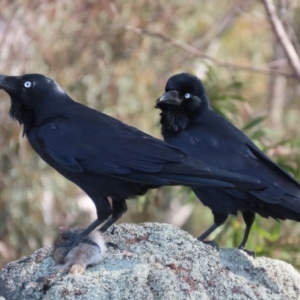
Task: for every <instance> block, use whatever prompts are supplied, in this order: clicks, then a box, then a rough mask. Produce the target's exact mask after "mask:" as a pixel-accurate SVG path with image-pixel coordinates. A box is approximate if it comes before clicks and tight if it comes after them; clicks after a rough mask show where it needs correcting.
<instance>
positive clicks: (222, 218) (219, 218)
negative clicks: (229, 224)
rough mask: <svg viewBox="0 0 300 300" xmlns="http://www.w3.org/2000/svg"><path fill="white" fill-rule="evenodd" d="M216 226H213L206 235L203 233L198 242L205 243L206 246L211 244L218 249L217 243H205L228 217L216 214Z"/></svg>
mask: <svg viewBox="0 0 300 300" xmlns="http://www.w3.org/2000/svg"><path fill="white" fill-rule="evenodd" d="M213 215H214V224H213V225H212V226H210V227H209V228H208V229H207V230H206V231H205V232H204V233H202V234H201V235H200V236H199V237H198V240H199V241H201V242H204V243H206V244H211V245H212V246H213V247H216V248H217V249H218V248H219V247H218V244H217V243H216V242H211V241H207V242H205V241H204V240H205V239H206V238H207V237H208V236H209V235H210V234H211V233H212V232H213V231H214V230H215V229H217V228H218V227H219V226H221V225H222V224H223V223H224V222H225V221H226V219H227V217H228V215H223V214H217V213H214V212H213Z"/></svg>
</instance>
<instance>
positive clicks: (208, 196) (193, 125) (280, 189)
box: [156, 73, 300, 248]
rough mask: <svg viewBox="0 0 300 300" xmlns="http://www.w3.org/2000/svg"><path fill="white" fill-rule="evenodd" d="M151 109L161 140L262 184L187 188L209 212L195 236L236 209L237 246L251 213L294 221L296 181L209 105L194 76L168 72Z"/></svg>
mask: <svg viewBox="0 0 300 300" xmlns="http://www.w3.org/2000/svg"><path fill="white" fill-rule="evenodd" d="M156 108H159V109H160V110H161V114H160V115H161V119H160V122H161V129H162V135H163V137H164V140H165V141H167V142H168V143H170V144H172V145H174V146H176V147H178V148H180V149H182V150H183V151H186V152H188V153H190V154H191V155H192V156H194V157H196V158H201V159H202V160H203V161H205V162H206V163H208V164H209V165H211V166H214V167H218V168H220V169H222V170H227V171H231V172H237V173H239V174H244V175H248V176H253V177H254V178H257V179H259V180H260V181H261V182H262V183H263V184H265V185H266V186H267V187H268V188H267V189H265V190H263V191H256V192H255V191H249V192H245V191H241V190H236V189H235V190H233V189H227V188H223V187H201V188H198V187H197V188H193V191H194V193H195V194H196V195H197V196H198V198H200V200H201V201H202V202H203V204H204V205H206V206H208V207H209V208H210V209H211V210H212V213H213V215H214V224H213V225H212V226H211V227H210V228H209V229H208V230H207V231H206V232H204V233H203V234H202V235H201V236H200V237H199V239H200V240H201V241H203V240H204V239H206V237H207V236H208V235H209V234H210V233H211V232H212V231H213V230H215V229H216V228H217V227H219V226H220V225H222V224H223V223H224V222H225V220H226V219H227V217H228V215H229V214H233V215H236V214H237V212H238V211H241V212H242V215H243V218H244V220H245V223H246V230H245V234H244V238H243V240H242V242H241V244H240V248H245V245H246V242H247V239H248V236H249V232H250V229H251V226H252V224H253V222H254V219H255V213H258V214H260V215H261V216H263V217H265V218H268V217H272V218H274V219H281V220H285V219H290V220H296V221H300V185H299V183H298V182H297V181H296V180H295V179H294V178H293V177H292V176H291V175H289V174H288V173H287V172H286V171H284V170H283V169H282V168H281V167H279V166H278V165H277V164H275V163H274V162H273V161H271V160H270V159H269V158H268V157H267V156H266V155H265V154H264V153H263V152H262V151H260V149H258V148H257V147H256V145H255V144H254V143H253V142H252V141H251V140H250V139H249V138H248V137H247V136H246V135H245V134H244V133H243V132H241V131H240V130H239V129H238V128H236V127H235V126H234V125H232V124H231V123H229V122H228V121H227V120H225V119H224V118H223V117H222V116H221V115H219V114H218V113H216V112H215V111H214V110H213V109H212V108H211V106H210V102H209V99H208V96H207V94H206V91H205V88H204V86H203V84H202V82H201V81H200V79H198V78H197V77H196V76H193V75H191V74H188V73H181V74H177V75H174V76H172V77H170V78H169V80H168V81H167V84H166V87H165V93H164V94H163V95H162V96H161V97H160V98H159V99H158V100H157V102H156Z"/></svg>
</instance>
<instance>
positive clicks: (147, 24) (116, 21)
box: [0, 0, 300, 268]
mask: <svg viewBox="0 0 300 300" xmlns="http://www.w3.org/2000/svg"><path fill="white" fill-rule="evenodd" d="M299 10H300V4H299V1H295V2H294V3H293V7H292V8H291V9H290V10H289V11H288V15H287V18H286V20H287V22H289V23H290V24H291V26H292V27H293V28H294V31H295V35H296V36H297V35H299V33H300V27H299V24H300V23H299V18H297V17H296V16H298V15H299ZM226 16H227V19H226V18H225V17H226ZM228 16H230V18H229V17H228ZM225 19H226V20H227V21H226V22H223V21H224V20H225ZM228 20H229V21H228ZM222 22H223V23H222ZM222 24H225V25H226V26H225V25H224V26H223V25H222ZM124 26H130V27H124ZM222 26H223V27H222ZM137 28H144V29H147V30H150V31H152V32H154V33H159V34H162V35H165V36H168V37H171V38H173V39H175V40H179V41H182V42H184V43H187V44H190V45H192V46H194V47H196V48H197V49H199V50H200V51H202V52H204V53H207V54H210V55H212V56H215V57H218V59H219V60H223V61H227V62H234V63H239V64H245V65H249V66H251V65H265V66H266V65H267V63H268V62H270V61H271V60H272V51H273V47H274V37H273V35H272V31H271V30H270V27H269V24H268V21H267V19H266V18H265V16H264V10H263V7H262V5H261V4H260V3H259V2H258V3H256V2H253V1H248V0H246V1H238V0H235V1H230V0H226V1H221V2H220V1H219V2H218V3H216V2H215V1H207V0H201V1H196V0H187V1H185V2H184V3H183V2H182V1H179V0H176V1H172V2H168V3H166V2H165V1H162V0H159V1H147V0H141V1H121V0H116V1H109V0H104V1H92V0H74V1H71V0H59V1H58V0H52V1H37V0H30V1H29V0H15V1H9V0H3V1H1V2H0V41H1V43H0V66H1V73H3V74H14V75H17V74H22V73H32V72H37V73H43V74H46V75H48V76H50V77H52V78H54V79H55V80H56V81H57V82H58V83H59V84H60V85H61V86H62V87H63V88H64V89H65V90H66V91H67V92H68V93H69V94H70V95H71V96H72V97H73V98H74V99H76V100H77V101H80V102H82V103H85V104H87V105H89V106H91V107H93V108H95V109H98V110H101V111H103V112H104V113H107V114H109V115H112V116H114V117H116V118H119V119H121V120H122V121H124V122H126V123H128V124H131V125H133V126H136V127H138V128H140V129H141V130H144V131H146V132H148V133H150V134H152V135H154V136H156V137H160V128H159V121H158V120H159V116H158V111H157V110H155V109H154V104H155V100H156V99H157V98H158V97H159V96H160V95H161V94H162V93H163V90H164V86H165V83H166V80H167V79H168V77H169V76H171V75H173V74H175V73H177V72H191V73H194V74H196V75H198V76H199V77H201V78H202V79H203V80H204V82H205V85H206V88H207V91H208V94H209V96H210V98H211V101H212V105H213V107H214V108H215V109H216V110H217V111H218V112H220V113H221V114H222V115H224V116H225V117H226V118H227V119H229V120H230V121H231V122H233V123H234V124H235V125H236V126H237V127H239V128H242V129H243V130H244V131H245V132H246V134H248V135H249V136H250V137H251V138H252V139H253V140H254V142H255V143H256V144H257V145H258V146H259V147H260V148H261V149H263V150H264V151H265V152H266V153H267V154H269V155H270V156H271V157H272V159H274V160H275V161H277V162H278V163H279V164H280V165H281V166H283V167H284V168H286V169H287V170H288V171H289V172H291V173H292V174H294V175H295V177H296V178H297V179H298V180H299V179H300V173H299V163H300V157H299V153H300V151H299V150H300V139H299V137H298V134H299V130H298V126H297V125H298V124H297V123H298V122H299V118H300V111H299V100H300V99H299V98H300V97H299V88H298V86H297V84H298V82H297V81H295V80H293V79H287V89H286V92H285V99H284V110H283V114H282V115H281V122H282V124H281V126H275V125H278V124H275V125H274V124H272V122H271V119H270V114H269V112H270V106H272V104H270V102H269V99H268V95H269V89H270V76H266V75H262V74H258V73H253V72H245V71H239V70H237V69H234V68H229V67H228V68H224V67H221V66H218V65H214V64H210V63H209V62H208V61H207V60H203V59H201V58H199V57H195V56H192V55H191V54H190V53H187V52H186V51H184V50H182V49H179V48H178V47H176V46H175V45H174V44H172V43H170V42H167V41H166V40H164V39H162V38H160V37H159V36H157V35H156V36H155V35H154V36H151V35H149V34H147V33H145V32H140V31H139V30H138V29H137ZM285 71H286V72H287V71H289V69H288V67H286V70H285ZM9 104H10V103H9V98H8V97H7V95H6V94H5V93H3V92H1V94H0V120H1V122H0V266H1V265H3V264H4V263H5V262H7V261H10V260H12V259H16V258H18V257H20V256H21V255H28V254H29V253H31V252H32V251H33V250H35V249H37V248H39V247H41V246H45V245H50V244H51V242H52V240H53V238H54V235H55V234H56V232H57V231H58V227H59V226H60V225H67V226H72V225H74V224H81V225H84V224H88V223H89V222H90V221H91V220H92V219H93V218H95V210H94V207H93V204H92V202H91V200H89V199H88V197H86V196H85V195H84V193H83V192H82V191H80V190H79V189H78V188H76V187H75V186H74V185H73V184H72V183H70V182H68V181H67V180H65V179H64V178H62V177H61V176H60V175H59V174H57V173H56V172H55V171H54V170H52V169H51V168H50V167H49V166H47V165H46V164H45V163H44V162H43V161H41V159H40V158H38V156H37V155H36V154H35V153H34V152H33V151H32V150H31V148H30V146H29V145H28V142H27V141H26V139H22V131H21V128H20V127H19V126H18V125H17V124H15V123H13V122H12V121H11V120H10V119H9V117H8V114H7V112H8V110H9ZM128 205H129V209H128V212H127V213H126V215H125V216H124V217H123V218H122V219H121V220H120V222H144V221H157V222H167V223H173V224H175V225H177V226H181V227H182V228H183V229H184V230H187V231H188V232H190V233H191V234H193V235H194V236H198V235H200V234H201V233H202V232H203V231H204V230H205V229H206V228H207V227H208V226H210V225H211V224H212V216H211V213H210V211H209V209H207V208H205V207H203V206H202V205H201V204H200V202H199V201H198V199H196V198H195V196H194V195H193V194H192V193H191V192H190V190H189V189H188V188H185V187H175V188H169V187H166V188H161V189H158V190H153V191H150V192H149V193H148V194H146V195H145V196H143V197H140V198H139V199H138V200H129V201H128ZM244 227H245V226H244V224H243V222H242V219H241V217H240V216H238V217H237V218H236V217H231V218H229V220H228V221H227V222H226V224H225V225H224V226H222V228H219V229H218V230H216V232H214V233H213V234H212V235H211V237H210V238H211V239H216V241H217V242H218V243H219V244H220V246H222V247H236V246H237V245H238V244H239V243H240V241H241V239H242V235H243V230H244ZM299 236H300V224H297V223H296V222H291V221H285V222H281V223H279V222H277V221H275V220H265V219H262V218H260V217H257V218H256V221H255V224H254V226H253V228H252V233H251V235H250V238H249V242H248V248H249V249H253V250H255V251H256V252H257V254H258V255H267V256H270V257H274V258H279V259H284V260H286V261H288V262H291V263H292V264H293V265H294V266H296V267H298V268H300V254H299V253H298V249H297V246H298V243H299Z"/></svg>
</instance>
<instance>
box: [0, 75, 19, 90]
mask: <svg viewBox="0 0 300 300" xmlns="http://www.w3.org/2000/svg"><path fill="white" fill-rule="evenodd" d="M12 77H13V76H4V75H0V90H4V91H5V92H13V91H15V89H16V88H15V86H14V85H13V83H12V82H11V81H12V80H9V79H12Z"/></svg>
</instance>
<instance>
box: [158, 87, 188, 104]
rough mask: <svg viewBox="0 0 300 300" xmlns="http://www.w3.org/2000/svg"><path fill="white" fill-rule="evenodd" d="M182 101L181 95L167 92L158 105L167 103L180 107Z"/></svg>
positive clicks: (175, 92)
mask: <svg viewBox="0 0 300 300" xmlns="http://www.w3.org/2000/svg"><path fill="white" fill-rule="evenodd" d="M181 102H182V100H181V99H180V98H179V93H178V92H177V91H175V90H173V91H169V92H165V93H164V94H163V95H162V96H161V97H160V98H159V99H158V100H157V103H167V104H171V105H178V106H179V105H180V103H181Z"/></svg>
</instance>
